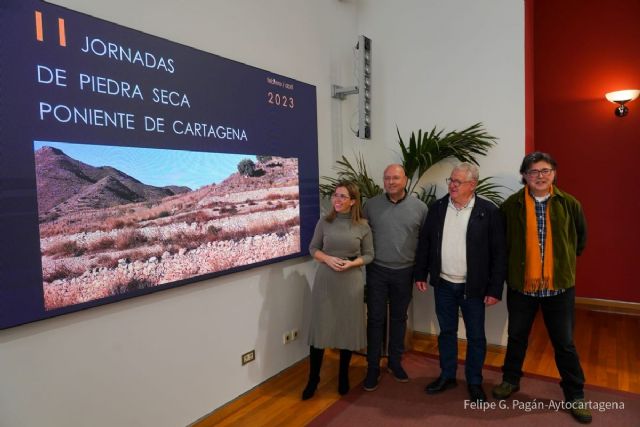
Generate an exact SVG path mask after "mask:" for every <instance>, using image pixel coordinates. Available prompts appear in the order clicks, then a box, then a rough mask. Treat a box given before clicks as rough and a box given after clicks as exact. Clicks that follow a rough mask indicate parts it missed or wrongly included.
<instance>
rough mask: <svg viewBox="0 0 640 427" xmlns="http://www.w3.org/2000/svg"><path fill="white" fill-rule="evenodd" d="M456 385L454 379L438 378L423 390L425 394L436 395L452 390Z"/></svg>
mask: <svg viewBox="0 0 640 427" xmlns="http://www.w3.org/2000/svg"><path fill="white" fill-rule="evenodd" d="M457 385H458V382H457V381H456V379H455V378H443V377H438V379H437V380H435V381H434V382H432V383H431V384H429V385H427V387H426V388H425V389H424V391H425V392H426V393H427V394H436V393H440V392H443V391H445V390H448V389H450V388H453V387H455V386H457Z"/></svg>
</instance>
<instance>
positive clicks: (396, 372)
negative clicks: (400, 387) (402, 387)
mask: <svg viewBox="0 0 640 427" xmlns="http://www.w3.org/2000/svg"><path fill="white" fill-rule="evenodd" d="M387 370H388V371H389V373H391V374H392V375H393V378H394V379H395V380H396V381H398V382H400V383H407V382H409V375H407V373H406V372H405V370H404V369H402V365H401V364H399V363H397V364H394V365H389V366H387Z"/></svg>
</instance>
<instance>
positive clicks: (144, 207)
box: [0, 0, 319, 329]
mask: <svg viewBox="0 0 640 427" xmlns="http://www.w3.org/2000/svg"><path fill="white" fill-rule="evenodd" d="M0 23H1V25H0V241H1V246H0V254H1V258H0V329H3V328H8V327H11V326H15V325H19V324H22V323H26V322H31V321H35V320H39V319H44V318H47V317H51V316H55V315H59V314H63V313H68V312H72V311H76V310H79V309H84V308H87V307H93V306H96V305H100V304H105V303H109V302H114V301H118V300H121V299H124V298H129V297H133V296H139V295H143V294H146V293H149V292H154V291H157V290H160V289H167V288H171V287H175V286H180V285H184V284H187V283H191V282H194V281H198V280H202V279H205V278H210V277H215V276H218V275H221V274H227V273H231V272H235V271H239V270H244V269H247V268H251V267H255V266H259V265H264V264H266V263H270V262H274V261H281V260H283V259H287V258H292V257H297V256H301V255H305V254H307V247H308V244H309V241H310V240H311V236H312V233H313V228H314V225H315V223H316V221H317V218H318V212H319V209H318V204H319V201H318V157H317V145H318V141H317V124H316V95H315V87H314V86H312V85H309V84H305V83H302V82H299V81H297V80H294V79H291V78H288V77H285V76H282V75H278V74H275V73H271V72H269V71H265V70H261V69H258V68H255V67H251V66H248V65H245V64H241V63H238V62H235V61H231V60H228V59H225V58H221V57H219V56H216V55H213V54H210V53H206V52H203V51H199V50H196V49H193V48H190V47H187V46H183V45H180V44H177V43H173V42H170V41H167V40H164V39H161V38H158V37H154V36H151V35H148V34H144V33H141V32H139V31H135V30H132V29H128V28H124V27H122V26H119V25H116V24H113V23H110V22H106V21H103V20H100V19H96V18H93V17H90V16H87V15H84V14H81V13H78V12H75V11H71V10H68V9H65V8H62V7H59V6H54V5H51V4H47V3H44V2H41V1H35V0H3V1H2V3H0Z"/></svg>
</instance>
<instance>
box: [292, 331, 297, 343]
mask: <svg viewBox="0 0 640 427" xmlns="http://www.w3.org/2000/svg"><path fill="white" fill-rule="evenodd" d="M297 339H298V330H297V329H292V330H291V341H295V340H297Z"/></svg>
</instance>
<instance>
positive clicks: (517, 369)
mask: <svg viewBox="0 0 640 427" xmlns="http://www.w3.org/2000/svg"><path fill="white" fill-rule="evenodd" d="M539 307H540V308H541V309H542V316H543V318H544V325H545V327H546V329H547V333H548V334H549V338H550V339H551V343H552V344H553V350H554V352H555V358H556V366H557V367H558V372H559V373H560V377H561V378H562V380H561V381H560V387H562V391H563V392H564V397H565V399H566V400H567V401H571V400H574V399H580V398H583V397H584V373H583V372H582V367H581V366H580V359H579V358H578V352H577V351H576V346H575V345H574V344H573V329H574V325H575V313H574V307H575V288H570V289H567V290H566V291H565V292H563V293H561V294H560V295H556V296H553V297H543V298H537V297H530V296H527V295H524V294H523V293H520V292H518V291H514V290H513V289H510V288H508V289H507V309H508V310H509V341H508V343H507V354H506V356H505V359H504V366H503V367H502V372H503V380H504V381H506V382H508V383H511V384H519V383H520V377H522V363H523V362H524V357H525V355H526V353H527V345H528V342H529V333H530V332H531V326H532V325H533V321H534V319H535V316H536V313H537V312H538V308H539Z"/></svg>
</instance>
